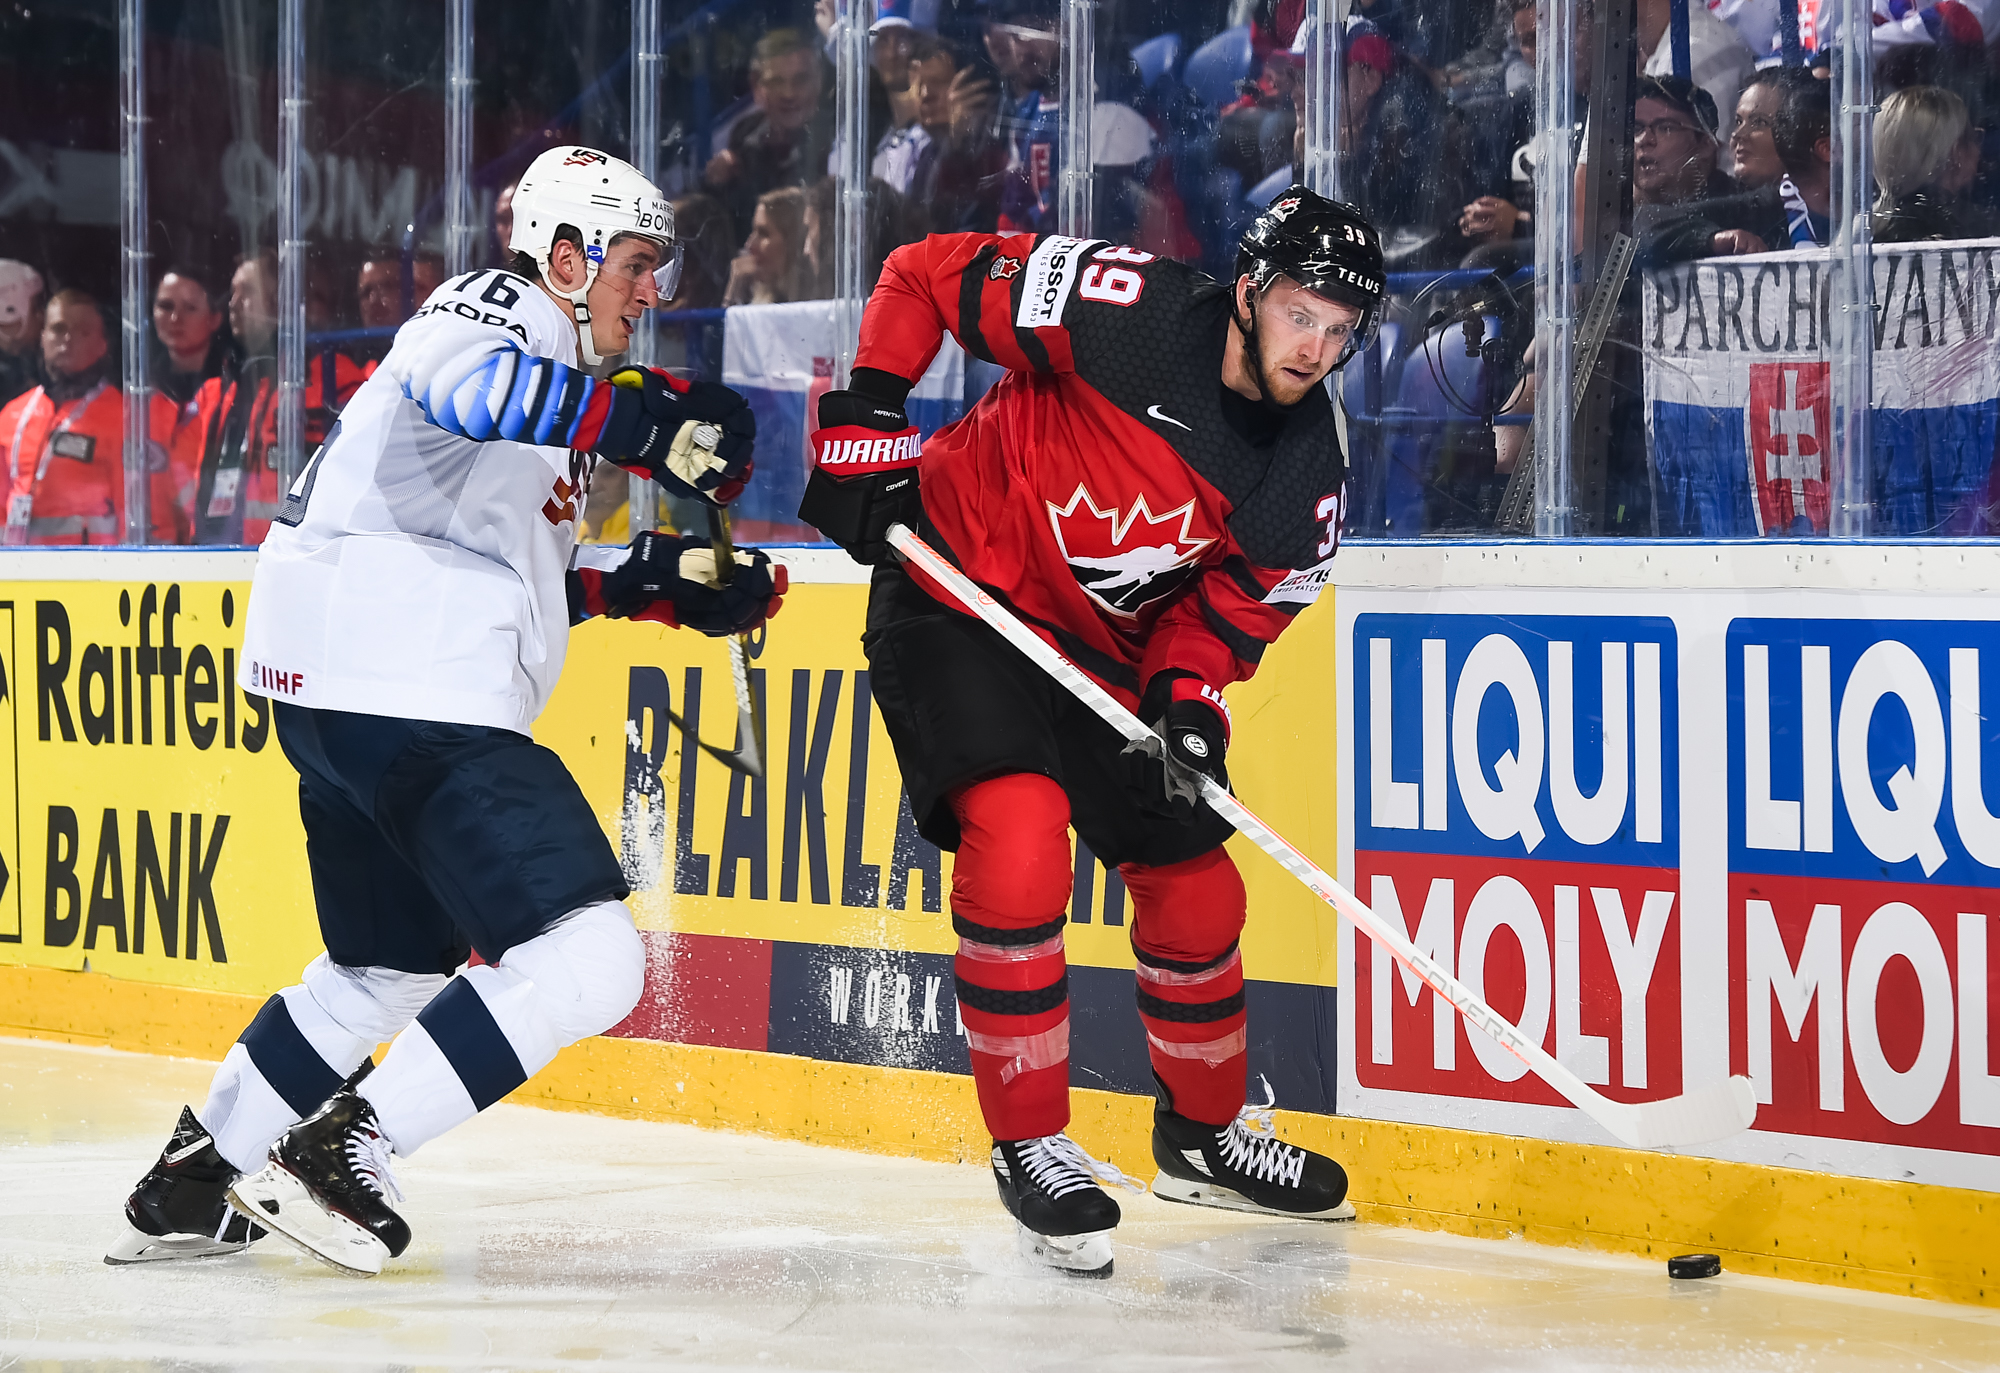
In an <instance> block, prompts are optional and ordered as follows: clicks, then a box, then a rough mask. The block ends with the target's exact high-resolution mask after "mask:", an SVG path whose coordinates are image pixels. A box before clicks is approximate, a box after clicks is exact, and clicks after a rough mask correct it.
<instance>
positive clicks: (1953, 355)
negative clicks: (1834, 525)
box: [1642, 240, 2000, 538]
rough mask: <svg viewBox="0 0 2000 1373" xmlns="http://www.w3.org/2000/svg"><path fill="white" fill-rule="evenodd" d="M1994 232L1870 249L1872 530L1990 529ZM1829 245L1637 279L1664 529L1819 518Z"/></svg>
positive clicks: (1828, 438)
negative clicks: (1973, 238)
mask: <svg viewBox="0 0 2000 1373" xmlns="http://www.w3.org/2000/svg"><path fill="white" fill-rule="evenodd" d="M1996 252H2000V242H1995V241H1994V240H1985V241H1983V242H1963V243H1922V244H1902V245H1894V246H1883V247H1878V248H1876V249H1875V250H1874V256H1873V267H1874V298H1875V319H1874V343H1875V351H1874V364H1873V367H1874V372H1873V375H1874V383H1873V385H1874V407H1873V410H1872V412H1871V414H1870V417H1869V424H1870V437H1871V450H1872V451H1871V456H1870V459H1869V462H1868V471H1867V473H1866V475H1865V480H1866V482H1867V486H1868V491H1869V493H1870V498H1871V499H1872V501H1873V505H1874V511H1875V530H1874V532H1875V533H1877V534H1879V535H1963V534H1990V533H1993V532H1995V513H1994V512H1995V506H1996V498H2000V493H1996V492H1995V491H1993V490H1992V489H1991V483H1992V479H1993V453H1994V443H1995V439H1996V437H2000V276H1996V275H1995V262H1994V255H1995V253H1996ZM1845 270H1846V268H1845V263H1844V261H1842V260H1841V259H1839V258H1837V257H1836V255H1835V252H1834V250H1832V249H1819V250H1811V251H1805V252H1787V253H1759V254H1755V255H1752V256H1748V257H1727V258H1709V259H1704V260H1702V261H1699V262H1690V263H1685V264H1682V265H1679V266H1676V267H1673V268H1670V269H1664V270H1660V271H1655V272H1649V273H1648V274H1647V275H1646V278H1645V282H1644V285H1643V288H1642V290H1643V296H1644V336H1643V340H1642V342H1643V347H1644V353H1645V370H1646V419H1647V439H1648V446H1649V449H1650V452H1651V456H1652V460H1653V478H1654V483H1655V487H1654V506H1655V509H1656V510H1657V512H1658V516H1659V521H1660V525H1659V529H1658V531H1657V532H1658V533H1660V534H1663V535H1670V536H1676V535H1680V536H1693V537H1702V538H1754V537H1756V536H1758V535H1787V536H1793V535H1810V534H1824V533H1825V532H1826V531H1827V523H1828V515H1829V512H1830V504H1829V502H1830V499H1831V497H1830V492H1829V480H1830V477H1831V472H1832V468H1831V460H1830V452H1831V449H1832V444H1833V436H1834V403H1835V396H1834V387H1833V369H1834V367H1835V366H1836V365H1837V362H1836V358H1835V353H1834V341H1833V338H1832V336H1831V335H1830V333H1829V326H1830V324H1831V323H1832V321H1833V318H1834V316H1833V313H1832V312H1833V311H1834V310H1836V309H1838V308H1839V307H1838V305H1837V299H1838V296H1839V295H1840V292H1839V291H1838V290H1837V289H1836V282H1837V274H1838V273H1840V272H1843V271H1845Z"/></svg>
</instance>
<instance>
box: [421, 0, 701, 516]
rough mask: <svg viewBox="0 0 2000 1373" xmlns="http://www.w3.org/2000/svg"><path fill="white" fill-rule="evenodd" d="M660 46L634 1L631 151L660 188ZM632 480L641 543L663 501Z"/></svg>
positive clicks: (656, 0)
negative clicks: (641, 535)
mask: <svg viewBox="0 0 2000 1373" xmlns="http://www.w3.org/2000/svg"><path fill="white" fill-rule="evenodd" d="M453 3H454V4H464V5H466V6H467V7H468V8H469V7H470V5H471V0H453ZM661 42H662V33H661V27H660V0H632V129H631V140H630V145H629V151H630V152H631V154H632V165H633V166H634V167H637V168H638V169H639V173H640V175H642V176H644V177H645V178H646V179H647V180H648V181H651V182H652V183H653V184H654V185H656V186H657V185H658V184H659V181H660V78H661V76H662V75H663V74H664V70H665V69H664V63H663V55H662V53H661V52H660V47H661ZM656 314H657V312H656V311H652V310H648V311H647V312H646V313H645V314H644V315H642V316H641V317H640V319H639V329H638V332H637V333H636V334H634V335H633V336H632V350H631V353H630V354H629V355H628V356H629V357H630V358H631V360H632V361H633V362H634V363H637V364H638V365H639V366H641V367H645V366H649V365H650V364H651V363H652V362H653V359H654V337H655V327H654V317H655V315H656ZM628 481H629V482H630V488H629V497H630V500H631V505H630V506H629V507H628V510H629V513H630V521H631V532H632V536H633V537H634V538H637V537H638V534H639V531H640V530H642V529H654V528H657V527H658V525H659V509H660V499H659V496H658V494H657V492H656V490H655V488H654V486H653V483H652V482H650V481H648V480H647V479H646V478H644V477H641V476H639V475H638V474H636V473H633V474H630V475H629V476H628Z"/></svg>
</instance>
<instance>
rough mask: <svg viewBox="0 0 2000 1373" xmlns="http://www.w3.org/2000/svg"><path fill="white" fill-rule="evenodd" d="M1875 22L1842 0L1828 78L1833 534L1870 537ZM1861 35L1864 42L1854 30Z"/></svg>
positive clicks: (1858, 2) (1858, 5)
mask: <svg viewBox="0 0 2000 1373" xmlns="http://www.w3.org/2000/svg"><path fill="white" fill-rule="evenodd" d="M1873 23H1874V18H1873V10H1872V9H1871V8H1870V3H1869V0H1842V4H1841V16H1840V38H1841V42H1840V48H1839V52H1840V70H1839V71H1838V72H1836V73H1835V74H1834V79H1833V80H1832V81H1831V82H1830V83H1829V85H1830V86H1831V87H1832V89H1831V90H1830V91H1829V92H1828V98H1829V99H1831V100H1832V101H1833V105H1834V108H1833V115H1834V119H1833V140H1834V149H1833V161H1834V165H1835V166H1837V167H1838V168H1839V169H1840V172H1839V182H1838V184H1837V185H1836V186H1835V187H1834V188H1833V216H1832V218H1833V234H1834V248H1833V252H1832V255H1831V256H1832V260H1831V261H1830V262H1829V263H1828V264H1827V270H1828V272H1829V273H1830V274H1831V276H1832V278H1833V280H1832V282H1831V283H1830V288H1831V291H1832V293H1833V306H1834V308H1833V311H1832V332H1833V338H1832V340H1831V342H1832V344H1833V367H1832V372H1833V376H1832V382H1833V397H1832V399H1833V431H1834V434H1833V449H1832V452H1831V454H1830V455H1829V456H1830V458H1831V462H1830V469H1831V470H1830V471H1829V473H1828V475H1829V476H1830V477H1831V479H1832V480H1831V482H1830V485H1831V486H1832V488H1833V489H1832V493H1831V495H1832V506H1833V508H1832V510H1831V512H1830V513H1829V517H1828V526H1827V532H1828V533H1830V534H1831V535H1833V536H1834V537H1835V538H1849V539H1859V538H1865V537H1867V536H1868V534H1869V533H1870V532H1872V531H1871V525H1872V523H1873V521H1872V519H1871V516H1872V514H1873V511H1874V501H1873V496H1874V493H1873V491H1872V490H1871V486H1872V483H1871V482H1870V481H1869V467H1870V462H1871V455H1872V449H1871V444H1870V432H1869V408H1870V406H1871V405H1872V404H1873V402H1874V392H1875V329H1874V325H1875V270H1874V268H1875V264H1874V252H1875V250H1874V241H1873V233H1872V225H1871V223H1870V220H1869V213H1868V212H1869V202H1870V200H1871V199H1872V198H1873V196H1874V192H1875V166H1874V157H1873V149H1872V145H1873V142H1874V127H1875V92H1874V72H1873V51H1872V44H1871V43H1870V42H1869V40H1868V35H1869V34H1870V33H1871V32H1872V25H1873ZM1851 34H1860V35H1862V39H1861V41H1860V42H1852V41H1849V35H1851Z"/></svg>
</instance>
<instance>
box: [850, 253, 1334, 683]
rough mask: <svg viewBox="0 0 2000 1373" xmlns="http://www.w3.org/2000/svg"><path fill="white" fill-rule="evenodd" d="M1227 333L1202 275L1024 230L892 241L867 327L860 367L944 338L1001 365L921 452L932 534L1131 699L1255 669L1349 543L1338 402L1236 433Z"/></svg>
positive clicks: (1221, 295) (1221, 302)
mask: <svg viewBox="0 0 2000 1373" xmlns="http://www.w3.org/2000/svg"><path fill="white" fill-rule="evenodd" d="M1230 327H1231V326H1230V323H1229V292H1228V290H1227V289H1226V288H1224V287H1222V286H1221V285H1219V284H1217V283H1216V282H1215V281H1213V280H1211V279H1210V278H1208V277H1206V276H1204V275H1202V274H1201V273H1200V272H1198V271H1196V270H1195V269H1193V268H1191V267H1188V266H1185V265H1184V264H1182V263H1179V262H1175V261H1172V260H1171V259H1167V258H1158V257H1154V256H1153V255H1152V254H1149V253H1145V252H1141V251H1139V250H1137V249H1134V248H1128V247H1120V246H1114V245H1112V244H1108V243H1105V242H1103V241H1093V240H1079V239H1073V238H1064V237H1059V236H1054V235H1040V236H1037V235H1031V234H1015V235H995V234H943V235H933V236H932V237H930V238H927V239H925V240H924V241H923V242H921V243H915V244H911V245H909V246H908V247H905V248H899V249H898V250H897V251H896V252H894V253H892V254H891V255H890V257H889V260H888V262H887V263H886V264H885V266H884V267H883V271H882V277H881V281H880V283H879V284H878V285H877V286H876V288H875V293H874V295H873V296H872V297H871V298H870V300H869V302H868V308H867V310H866V312H865V314H864V315H863V317H862V322H861V346H860V350H859V352H858V354H857V355H856V357H855V365H856V366H857V367H873V368H879V369H881V370H882V371H885V372H891V373H894V374H896V375H897V376H901V377H906V378H915V377H919V376H921V375H923V372H924V370H925V368H927V367H928V366H929V365H930V363H931V359H932V358H933V357H935V356H936V354H937V351H938V349H939V347H940V346H941V345H942V340H943V335H944V333H945V332H946V331H949V332H950V333H951V334H952V336H953V337H954V338H956V339H957V340H958V342H959V343H960V345H961V346H963V347H964V348H965V350H966V351H967V352H969V353H971V354H972V355H973V356H975V357H979V358H983V359H986V360H987V361H989V362H997V363H999V364H1001V365H1002V366H1004V367H1006V368H1007V369H1008V373H1007V375H1006V376H1005V377H1004V378H1002V379H1001V380H1000V382H999V383H998V384H996V385H995V386H994V387H993V388H992V389H991V390H990V391H988V392H987V393H986V395H985V396H984V397H983V398H982V399H981V400H980V402H979V403H978V404H977V405H976V406H974V407H973V409H972V411H971V413H969V414H968V415H966V416H965V418H964V419H962V420H959V421H958V422H957V423H956V424H952V425H948V426H946V427H945V428H943V429H940V430H939V431H938V432H937V433H935V434H933V435H932V436H931V437H930V438H929V440H927V441H926V442H925V444H924V448H923V455H922V458H921V462H920V467H919V470H920V472H921V474H922V496H923V506H924V514H925V523H926V524H927V525H928V526H929V528H927V529H926V530H925V531H924V533H925V535H926V537H927V538H930V539H932V540H933V542H934V543H936V544H938V545H940V549H939V551H940V552H943V553H944V554H945V555H946V556H947V557H949V558H951V559H952V560H953V561H954V562H956V563H957V564H958V566H959V567H961V568H962V569H963V570H964V571H965V573H966V574H967V575H968V576H969V577H971V578H972V579H973V580H974V581H976V582H978V583H979V584H980V585H981V586H983V587H985V588H986V589H987V590H988V591H989V592H992V593H993V594H994V595H996V596H997V597H998V598H999V599H1000V600H1001V601H1002V603H1003V604H1005V605H1007V606H1008V607H1009V608H1011V609H1012V610H1013V611H1014V612H1015V613H1016V614H1017V615H1019V616H1020V617H1021V618H1022V619H1023V620H1025V621H1026V622H1027V623H1028V624H1030V625H1032V626H1034V627H1035V628H1036V629H1038V630H1039V631H1040V632H1041V633H1042V634H1043V636H1044V637H1046V638H1047V639H1048V640H1049V641H1050V642H1051V643H1053V644H1054V645H1055V646H1056V647H1057V648H1058V649H1060V650H1061V651H1062V652H1063V653H1064V654H1065V655H1067V656H1068V657H1069V658H1070V660H1071V661H1072V662H1074V663H1076V664H1077V666H1079V667H1081V668H1084V669H1085V670H1086V671H1088V672H1089V673H1091V675H1092V676H1094V677H1096V678H1097V679H1098V680H1099V681H1101V682H1102V683H1103V684H1104V685H1105V686H1106V687H1108V688H1110V689H1111V690H1112V691H1113V692H1114V693H1116V694H1117V695H1119V696H1120V697H1121V698H1122V699H1123V700H1125V701H1126V703H1127V704H1128V705H1129V704H1133V703H1134V702H1136V700H1137V697H1138V694H1139V692H1140V691H1141V690H1142V689H1143V687H1144V685H1145V683H1146V682H1147V681H1149V680H1150V679H1151V678H1152V676H1153V674H1155V673H1157V672H1159V671H1161V670H1162V669H1165V668H1181V669H1185V670H1187V671H1190V672H1193V673H1195V674H1196V675H1197V676H1199V677H1200V678H1201V679H1202V680H1203V681H1206V682H1208V683H1211V684H1213V685H1215V686H1218V687H1221V686H1225V685H1227V684H1228V683H1230V682H1235V681H1241V680H1243V679H1245V678H1247V677H1249V676H1250V674H1251V673H1253V672H1254V671H1256V668H1257V663H1258V661H1259V659H1260V658H1261V657H1262V656H1263V652H1264V649H1265V647H1266V645H1268V644H1270V643H1271V642H1272V641H1273V640H1275V639H1276V638H1277V637H1278V635H1279V633H1280V632H1281V631H1282V630H1283V629H1284V627H1285V626H1286V625H1287V624H1288V623H1290V621H1291V619H1292V617H1293V616H1294V615H1296V614H1298V612H1299V611H1301V610H1303V609H1304V608H1305V607H1306V606H1307V605H1310V604H1311V603H1312V602H1313V600H1314V599H1315V598H1316V597H1317V596H1318V594H1319V591H1320V589H1321V587H1322V586H1323V585H1325V582H1326V579H1327V575H1328V570H1329V569H1328V568H1327V566H1326V564H1327V561H1328V560H1329V559H1330V558H1331V557H1332V556H1333V553H1334V549H1335V547H1336V545H1337V544H1338V542H1339V537H1340V520H1341V514H1342V504H1343V499H1344V488H1345V481H1346V460H1345V458H1344V456H1343V455H1342V453H1341V450H1340V442H1339V438H1338V436H1337V434H1336V431H1335V427H1334V415H1333V406H1332V402H1331V400H1330V399H1329V398H1328V396H1327V393H1326V391H1325V390H1324V389H1323V388H1319V387H1315V388H1313V390H1312V391H1311V392H1310V393H1309V394H1308V395H1307V397H1306V399H1305V400H1303V401H1301V402H1300V403H1299V404H1298V405H1297V406H1296V407H1294V408H1293V409H1292V410H1291V411H1290V412H1288V413H1287V415H1286V417H1285V419H1284V421H1283V422H1282V424H1280V425H1273V426H1272V428H1273V429H1274V430H1275V435H1273V434H1271V433H1266V434H1264V435H1262V436H1261V437H1262V440H1263V441H1262V442H1258V441H1256V440H1253V439H1252V438H1251V437H1246V435H1245V434H1243V433H1240V432H1238V430H1237V429H1236V428H1235V427H1232V426H1231V424H1230V423H1229V420H1228V419H1227V418H1226V416H1225V413H1224V405H1225V403H1226V402H1225V398H1224V396H1223V394H1222V391H1223V388H1222V381H1221V376H1222V355H1223V343H1224V339H1225V336H1226V332H1227V330H1228V329H1229V328H1230ZM913 575H916V576H918V579H919V581H920V582H922V581H924V580H925V579H924V578H922V576H921V574H916V573H913ZM926 590H928V591H930V592H931V594H932V595H933V596H935V597H936V598H937V599H938V600H939V601H941V602H942V603H944V604H946V605H951V604H953V601H952V599H951V597H950V596H949V595H948V594H947V593H945V592H944V591H943V590H942V588H938V587H935V586H931V585H929V584H928V583H926Z"/></svg>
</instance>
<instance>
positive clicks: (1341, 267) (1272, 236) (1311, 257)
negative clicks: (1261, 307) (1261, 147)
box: [1235, 186, 1386, 368]
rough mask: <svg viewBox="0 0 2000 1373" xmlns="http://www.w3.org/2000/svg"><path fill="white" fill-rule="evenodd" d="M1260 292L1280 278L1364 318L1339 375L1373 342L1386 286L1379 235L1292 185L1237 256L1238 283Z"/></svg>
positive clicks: (1349, 212) (1357, 215)
mask: <svg viewBox="0 0 2000 1373" xmlns="http://www.w3.org/2000/svg"><path fill="white" fill-rule="evenodd" d="M1246 276H1247V277H1249V278H1250V284H1251V287H1252V288H1253V289H1254V290H1258V291H1262V290H1263V289H1264V288H1265V287H1267V286H1269V285H1270V284H1271V282H1272V281H1273V280H1275V279H1276V278H1278V277H1281V276H1284V277H1290V278H1291V279H1292V280H1293V281H1296V282H1297V283H1298V284H1299V285H1301V286H1303V287H1305V288H1306V289H1307V290H1308V291H1312V292H1314V293H1315V294H1317V295H1323V296H1325V297H1327V298H1328V299H1329V300H1337V301H1339V302H1340V303H1341V304H1343V305H1352V306H1354V307H1356V308H1357V309H1359V310H1360V311H1361V318H1360V319H1359V320H1357V321H1355V325H1354V332H1353V334H1352V335H1350V336H1349V338H1348V342H1347V350H1346V351H1345V352H1343V353H1342V354H1341V355H1340V359H1339V361H1338V362H1336V363H1334V366H1335V367H1336V368H1338V367H1342V366H1345V365H1346V363H1347V361H1348V359H1350V358H1352V357H1353V356H1354V355H1355V354H1356V353H1359V352H1360V351H1361V350H1362V349H1364V348H1366V347H1367V346H1368V345H1369V344H1370V343H1372V342H1374V340H1375V330H1376V328H1377V326H1379V325H1380V324H1381V322H1382V301H1383V292H1384V289H1385V287H1386V282H1385V280H1384V275H1383V266H1382V236H1381V235H1380V234H1378V233H1376V232H1375V226H1374V225H1372V224H1370V223H1369V222H1368V221H1367V220H1366V219H1364V218H1363V217H1362V215H1361V211H1359V210H1357V209H1355V208H1354V207H1353V206H1352V205H1347V204H1343V203H1342V202H1340V201H1337V200H1328V199H1327V198H1326V197H1325V196H1323V195H1321V194H1319V193H1318V192H1317V191H1311V190H1308V189H1306V187H1304V186H1293V187H1292V188H1291V189H1289V190H1287V191H1285V192H1284V193H1283V194H1282V195H1280V196H1279V197H1278V198H1277V199H1276V200H1273V201H1272V202H1271V203H1270V204H1269V205H1268V206H1266V207H1265V209H1264V212H1263V213H1262V214H1260V215H1258V216H1257V218H1256V219H1255V220H1254V221H1253V222H1252V223H1251V225H1250V227H1249V228H1248V229H1246V230H1245V231H1244V233H1243V241H1242V243H1241V244H1240V245H1239V246H1238V247H1237V249H1236V276H1235V280H1237V281H1240V280H1242V279H1243V278H1244V277H1246Z"/></svg>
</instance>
